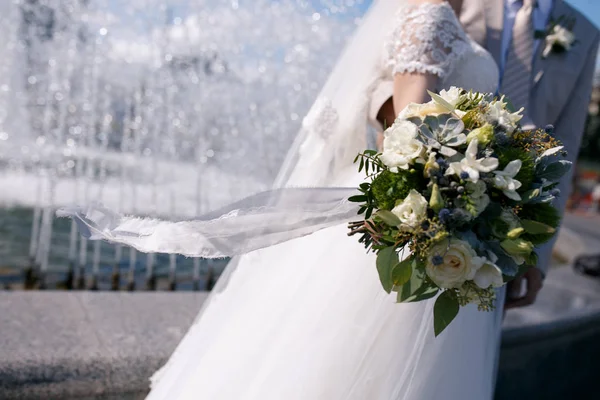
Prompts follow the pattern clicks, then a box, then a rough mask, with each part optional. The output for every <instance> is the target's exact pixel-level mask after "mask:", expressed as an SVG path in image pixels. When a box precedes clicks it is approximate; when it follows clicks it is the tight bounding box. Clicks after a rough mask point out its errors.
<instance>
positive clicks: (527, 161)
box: [496, 147, 535, 192]
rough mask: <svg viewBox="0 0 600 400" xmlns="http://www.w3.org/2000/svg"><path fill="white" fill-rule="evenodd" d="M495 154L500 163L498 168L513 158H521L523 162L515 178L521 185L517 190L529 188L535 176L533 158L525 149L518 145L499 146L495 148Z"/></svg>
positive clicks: (502, 167)
mask: <svg viewBox="0 0 600 400" xmlns="http://www.w3.org/2000/svg"><path fill="white" fill-rule="evenodd" d="M496 156H497V157H498V162H499V164H500V167H499V168H500V169H504V167H506V165H507V164H508V163H509V162H511V161H513V160H521V162H522V163H523V164H522V165H521V169H520V170H519V173H518V174H517V176H515V179H516V180H518V181H519V182H521V184H522V186H521V188H520V189H519V192H524V191H526V190H529V188H530V187H531V184H532V183H533V179H534V177H535V160H534V159H533V157H532V156H531V154H530V153H529V152H528V151H527V150H523V149H521V148H518V147H501V148H499V149H497V150H496Z"/></svg>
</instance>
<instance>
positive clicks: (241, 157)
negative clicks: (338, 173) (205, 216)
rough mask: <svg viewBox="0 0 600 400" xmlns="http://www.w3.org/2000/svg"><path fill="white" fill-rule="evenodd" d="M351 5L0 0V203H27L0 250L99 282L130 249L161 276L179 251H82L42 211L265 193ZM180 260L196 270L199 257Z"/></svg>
mask: <svg viewBox="0 0 600 400" xmlns="http://www.w3.org/2000/svg"><path fill="white" fill-rule="evenodd" d="M364 8H365V7H364V5H361V2H360V1H351V0H346V1H343V0H336V1H322V2H316V1H311V2H308V1H303V0H281V1H274V0H251V1H250V0H247V1H237V0H232V1H215V0H192V1H188V0H170V1H165V0H134V1H131V0H7V1H3V2H2V4H0V38H1V39H2V40H0V187H2V188H3V190H2V192H1V193H0V204H1V205H3V206H4V207H15V206H18V207H26V208H32V209H33V211H32V213H31V215H30V216H28V217H27V226H26V227H24V228H23V229H26V231H27V235H28V236H29V239H30V240H28V241H27V242H28V243H27V245H28V247H27V246H25V245H24V242H25V241H23V240H19V241H18V242H19V245H15V243H12V244H9V245H7V244H4V245H0V252H6V251H5V250H4V249H6V248H8V253H10V254H5V255H3V256H6V257H4V258H5V259H7V260H13V261H8V262H10V263H15V264H23V260H24V259H27V260H29V261H28V262H31V263H34V264H35V265H36V266H37V267H38V268H39V269H40V270H41V271H42V273H44V272H46V271H50V270H53V269H65V268H67V265H70V267H69V268H71V269H73V271H74V273H75V274H76V275H77V276H78V277H79V278H82V277H83V274H84V272H85V269H86V268H87V267H88V266H89V264H90V263H91V269H92V276H94V277H97V275H98V273H99V270H100V268H101V267H102V265H103V264H111V265H112V264H115V263H116V264H118V263H120V262H122V261H123V260H122V259H123V258H124V257H128V258H129V266H130V267H129V268H130V272H131V274H133V273H134V272H135V268H136V267H135V266H136V265H137V264H138V263H139V262H140V261H141V262H143V263H144V265H145V266H146V272H147V274H148V277H149V279H150V278H151V277H152V276H153V275H154V274H155V269H156V268H163V267H164V268H165V269H168V270H169V271H170V272H169V274H170V275H171V276H174V275H175V271H176V268H177V264H178V262H179V261H178V260H177V259H175V258H173V257H171V258H168V259H167V260H166V262H162V263H163V264H165V265H164V266H161V265H159V264H160V263H159V262H158V261H160V260H158V261H157V259H156V257H155V256H154V255H149V256H147V257H146V256H143V257H142V256H140V255H137V254H135V252H133V251H131V252H123V249H121V248H113V247H111V246H108V245H105V244H102V245H101V244H100V243H94V244H93V245H88V243H87V242H86V241H85V240H80V239H79V238H78V237H77V236H76V234H75V230H74V226H69V227H67V226H65V224H64V223H63V224H61V223H57V222H56V221H54V218H53V213H54V210H55V208H56V207H57V206H61V205H66V204H73V203H79V204H85V203H89V202H92V201H93V202H102V203H103V204H105V205H106V206H108V207H110V208H113V209H116V210H120V211H122V212H125V213H135V214H145V215H159V216H166V217H171V218H174V217H187V216H193V215H197V214H199V213H202V212H204V211H207V210H208V209H211V208H214V207H217V206H219V205H222V204H223V203H225V202H228V201H232V200H234V199H236V198H239V197H241V196H244V195H247V194H249V193H252V192H257V191H260V190H263V189H265V188H267V187H268V186H269V185H270V183H271V182H272V180H273V178H274V177H275V175H276V173H277V170H278V168H279V165H280V163H281V162H282V160H283V157H284V156H285V153H286V150H287V148H288V147H289V145H290V143H291V141H292V139H293V137H294V134H295V133H296V132H297V130H298V128H299V126H300V122H301V120H302V117H303V116H304V114H305V113H306V111H307V110H308V107H309V106H310V104H311V103H312V101H313V99H314V97H315V96H316V94H317V93H318V91H319V89H320V87H321V85H322V83H323V81H324V79H325V78H326V76H327V74H328V72H329V70H330V68H331V66H332V64H333V63H334V62H335V59H336V57H337V54H338V53H339V50H340V49H341V48H342V47H343V43H344V42H345V40H346V38H347V37H348V35H349V33H350V32H351V31H352V30H353V29H354V26H355V21H356V19H357V18H359V17H360V15H361V13H362V12H363V11H364ZM3 213H4V215H8V216H10V215H16V214H18V215H21V214H20V213H23V211H18V212H12V214H11V212H7V211H4V212H3ZM15 213H16V214H15ZM28 215H29V214H28ZM0 218H2V219H5V220H6V219H7V217H6V216H5V217H0ZM8 219H10V220H15V218H8ZM21 220H23V219H21ZM3 229H7V228H6V227H4V228H3ZM15 229H17V228H15ZM57 229H58V230H57ZM11 232H12V231H11ZM11 237H19V235H16V234H13V235H11ZM21 237H22V235H21ZM15 240H16V239H15ZM11 257H12V258H11ZM88 258H90V260H88ZM163 261H164V260H163ZM189 264H190V267H189V268H190V269H193V275H194V276H195V277H196V276H197V275H198V274H199V272H198V268H199V263H198V262H195V263H194V266H193V267H192V266H191V265H192V263H191V262H190V263H189ZM17 266H19V265H17ZM75 266H77V268H75ZM0 267H1V265H0Z"/></svg>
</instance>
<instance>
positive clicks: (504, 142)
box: [496, 133, 510, 146]
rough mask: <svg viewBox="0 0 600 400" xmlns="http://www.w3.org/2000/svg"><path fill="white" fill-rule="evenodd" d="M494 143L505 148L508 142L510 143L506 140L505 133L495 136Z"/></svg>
mask: <svg viewBox="0 0 600 400" xmlns="http://www.w3.org/2000/svg"><path fill="white" fill-rule="evenodd" d="M496 142H497V143H498V144H499V145H500V146H505V145H507V144H508V142H510V140H509V139H508V136H507V135H506V133H499V134H497V135H496Z"/></svg>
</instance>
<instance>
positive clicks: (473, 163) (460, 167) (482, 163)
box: [446, 139, 498, 183]
mask: <svg viewBox="0 0 600 400" xmlns="http://www.w3.org/2000/svg"><path fill="white" fill-rule="evenodd" d="M478 146H479V141H478V140H477V139H473V140H471V143H469V146H468V147H467V151H466V152H465V156H464V158H463V159H462V160H460V161H458V162H453V163H450V165H449V166H448V169H447V170H446V175H458V176H461V174H462V173H463V172H464V173H466V174H467V175H468V177H467V178H466V179H467V180H469V181H471V182H474V183H476V182H477V181H479V175H480V173H481V172H492V171H493V170H495V169H496V168H498V159H497V158H494V157H484V158H479V159H478V158H477V150H478Z"/></svg>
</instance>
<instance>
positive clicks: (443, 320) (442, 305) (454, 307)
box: [433, 290, 460, 337]
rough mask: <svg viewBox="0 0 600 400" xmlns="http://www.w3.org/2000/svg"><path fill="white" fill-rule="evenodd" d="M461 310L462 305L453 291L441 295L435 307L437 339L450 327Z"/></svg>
mask: <svg viewBox="0 0 600 400" xmlns="http://www.w3.org/2000/svg"><path fill="white" fill-rule="evenodd" d="M459 309H460V305H459V304H458V299H457V298H456V295H455V294H454V292H453V291H451V290H446V291H444V292H442V294H440V295H439V297H438V298H437V300H436V301H435V304H434V306H433V330H434V332H435V336H436V337H437V336H439V334H440V333H442V332H443V331H444V329H446V327H447V326H448V325H450V322H452V320H454V318H455V317H456V316H457V315H458V311H459Z"/></svg>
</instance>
